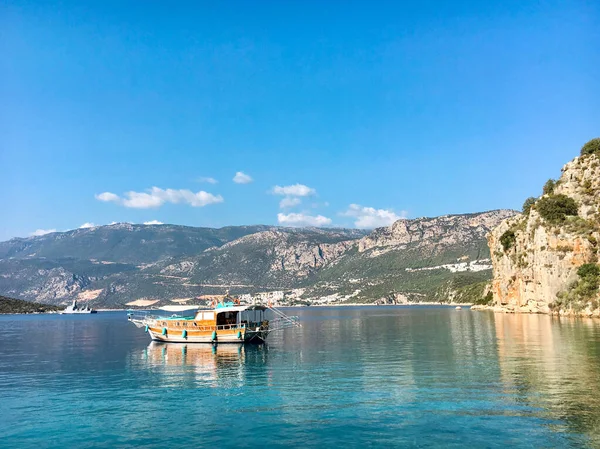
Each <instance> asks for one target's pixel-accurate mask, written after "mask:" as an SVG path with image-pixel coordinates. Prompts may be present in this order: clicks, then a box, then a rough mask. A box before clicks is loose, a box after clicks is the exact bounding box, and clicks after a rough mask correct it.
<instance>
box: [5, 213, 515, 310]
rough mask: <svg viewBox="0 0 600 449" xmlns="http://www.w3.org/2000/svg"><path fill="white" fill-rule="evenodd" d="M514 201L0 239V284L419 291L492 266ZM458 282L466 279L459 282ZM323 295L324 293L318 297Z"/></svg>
mask: <svg viewBox="0 0 600 449" xmlns="http://www.w3.org/2000/svg"><path fill="white" fill-rule="evenodd" d="M514 214H515V212H513V211H492V212H485V213H480V214H468V215H450V216H445V217H438V218H421V219H417V220H399V221H397V222H396V223H394V224H393V225H392V226H389V227H386V228H380V229H376V230H374V231H372V232H370V233H369V232H366V231H363V230H357V229H331V228H327V229H321V228H283V227H273V226H239V227H236V226H233V227H227V228H220V229H211V228H193V227H186V226H174V225H130V224H116V225H111V226H101V227H96V228H91V229H79V230H75V231H68V232H64V233H53V234H47V235H44V236H40V237H30V238H26V239H12V240H10V241H8V242H2V243H0V292H2V293H4V294H9V295H12V296H18V297H22V298H26V299H31V300H34V301H39V302H49V303H52V304H65V303H67V302H68V301H70V300H71V299H73V298H78V299H79V300H81V301H91V302H92V304H93V306H94V307H107V306H108V307H110V306H124V305H125V304H127V303H129V302H132V301H135V300H140V299H145V300H151V301H156V300H158V301H160V302H161V303H168V302H170V301H173V300H177V301H183V300H186V299H189V298H197V297H199V296H201V295H210V294H222V293H224V291H225V290H226V289H227V288H229V289H231V291H232V293H236V294H243V293H256V292H266V291H273V290H280V291H283V292H287V296H288V297H289V298H292V299H293V300H294V301H308V302H315V301H317V302H319V301H333V302H341V301H354V302H357V301H361V302H373V301H375V300H379V299H380V298H382V297H384V298H389V297H393V298H394V299H399V300H403V299H410V300H424V299H430V298H433V297H435V295H436V292H437V291H438V290H439V289H440V287H441V286H442V285H443V284H444V283H447V282H449V281H451V280H452V279H454V278H455V277H456V276H459V275H463V276H464V274H465V273H466V274H469V275H470V277H469V282H480V281H483V280H488V279H489V278H490V276H491V271H490V268H491V267H490V265H489V250H488V248H487V244H486V234H487V233H488V232H489V231H490V230H491V229H492V228H494V227H495V226H497V225H498V224H499V223H500V222H501V221H502V220H504V219H505V218H507V217H510V216H512V215H514ZM463 283H464V282H463ZM323 298H325V299H323Z"/></svg>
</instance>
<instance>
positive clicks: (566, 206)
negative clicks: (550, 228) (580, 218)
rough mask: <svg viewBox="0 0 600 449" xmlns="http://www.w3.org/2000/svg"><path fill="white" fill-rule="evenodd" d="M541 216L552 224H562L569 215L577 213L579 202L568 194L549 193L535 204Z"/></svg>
mask: <svg viewBox="0 0 600 449" xmlns="http://www.w3.org/2000/svg"><path fill="white" fill-rule="evenodd" d="M535 208H536V210H537V211H538V212H539V213H540V216H541V217H542V218H543V219H544V220H546V221H547V222H548V223H550V224H560V223H562V222H564V221H565V219H566V218H567V216H569V215H577V203H576V202H575V200H574V199H573V198H571V197H568V196H566V195H562V194H561V195H549V196H544V197H542V198H540V200H539V201H538V202H537V203H536V205H535Z"/></svg>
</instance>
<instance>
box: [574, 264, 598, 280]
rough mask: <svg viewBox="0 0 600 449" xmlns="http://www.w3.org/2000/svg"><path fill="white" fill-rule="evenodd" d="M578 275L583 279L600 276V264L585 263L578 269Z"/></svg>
mask: <svg viewBox="0 0 600 449" xmlns="http://www.w3.org/2000/svg"><path fill="white" fill-rule="evenodd" d="M577 275H578V276H579V277H580V278H581V279H593V278H596V279H598V278H600V266H598V265H597V264H595V263H585V264H583V265H582V266H580V267H579V269H578V270H577Z"/></svg>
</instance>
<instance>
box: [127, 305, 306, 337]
mask: <svg viewBox="0 0 600 449" xmlns="http://www.w3.org/2000/svg"><path fill="white" fill-rule="evenodd" d="M159 310H160V311H164V312H171V315H168V314H164V313H163V314H156V311H150V312H141V313H140V312H133V311H130V312H128V314H127V318H128V320H129V321H131V322H132V323H133V324H135V325H136V326H137V327H140V328H141V327H143V328H144V330H145V331H146V332H148V334H149V335H150V338H151V339H152V340H154V341H163V342H171V343H213V344H214V343H249V342H252V343H263V342H264V341H265V340H266V339H267V337H268V335H269V334H270V333H271V332H274V331H278V330H282V329H285V328H287V327H292V326H299V324H298V319H297V317H289V316H287V315H285V314H284V313H283V312H281V311H279V310H277V309H275V308H274V307H270V306H264V305H260V304H252V305H240V304H238V303H236V302H233V301H230V302H221V303H218V304H216V306H215V307H214V308H213V309H200V306H165V307H161V308H160V309H159ZM267 311H271V312H272V314H273V315H274V319H272V320H268V319H267V316H266V312H267ZM185 312H187V313H185ZM178 313H179V314H178Z"/></svg>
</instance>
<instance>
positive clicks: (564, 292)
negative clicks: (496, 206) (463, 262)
mask: <svg viewBox="0 0 600 449" xmlns="http://www.w3.org/2000/svg"><path fill="white" fill-rule="evenodd" d="M545 190H546V193H545V194H544V195H542V197H540V198H539V199H537V200H536V202H535V204H534V205H533V206H532V208H531V210H530V211H529V212H528V213H524V214H522V215H519V216H516V217H513V218H509V219H508V220H505V221H504V222H502V223H501V224H500V225H499V226H498V227H497V228H496V229H494V230H493V231H492V232H491V233H490V235H489V236H488V243H489V246H490V251H491V257H492V265H493V276H494V277H493V282H492V291H493V294H494V301H495V304H496V306H499V307H501V308H503V309H504V310H507V311H517V312H541V313H548V312H555V313H560V314H575V315H591V314H598V305H597V303H596V302H595V300H596V298H597V296H598V293H597V289H596V290H594V288H592V287H593V282H597V281H594V279H592V278H588V280H589V281H590V288H588V289H587V290H585V289H584V288H583V287H585V286H583V287H582V286H581V284H582V282H583V281H584V279H581V274H578V272H579V271H580V270H579V268H580V267H581V266H582V265H584V264H590V265H595V264H597V261H598V255H597V253H598V242H599V241H600V233H599V229H600V226H599V217H600V208H599V206H600V157H599V156H598V155H597V154H590V155H586V156H581V157H578V158H575V159H574V160H573V161H571V162H569V163H568V164H566V165H565V166H564V167H563V169H562V176H561V177H560V179H559V181H558V182H557V183H556V184H555V186H554V188H552V187H551V186H550V187H547V188H545ZM569 198H571V199H572V200H574V203H570V202H569V201H570V200H568V199H569ZM563 203H564V204H566V206H565V207H563V208H562V209H561V208H560V207H559V206H556V204H559V205H560V204H563ZM570 204H572V205H573V206H572V207H570V206H569V205H570ZM564 210H566V211H567V213H562V212H564ZM592 268H593V266H592ZM586 285H587V284H586ZM578 286H579V287H580V288H579V290H577V287H578ZM584 290H585V291H584Z"/></svg>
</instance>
